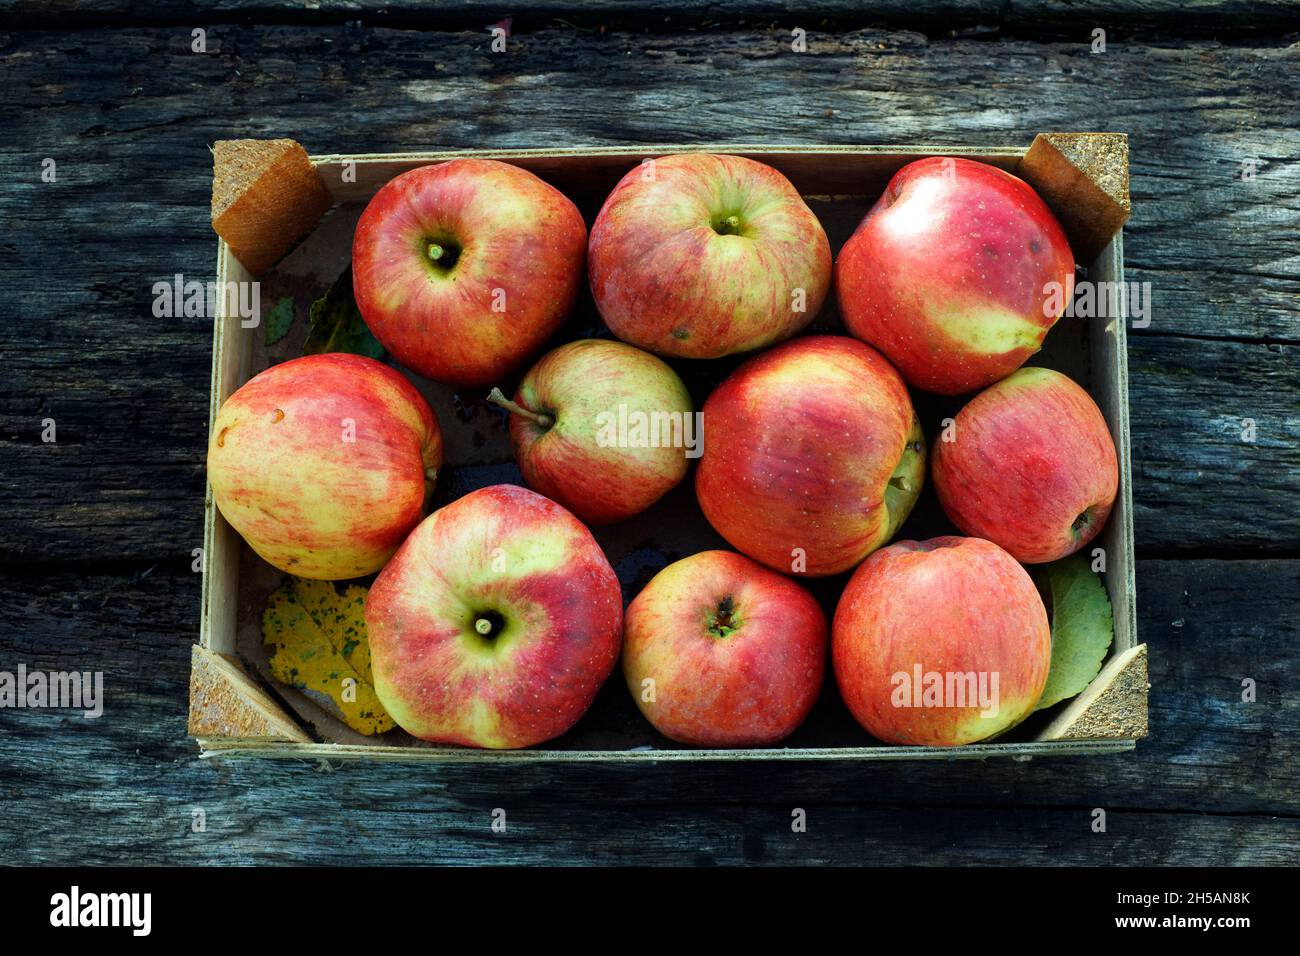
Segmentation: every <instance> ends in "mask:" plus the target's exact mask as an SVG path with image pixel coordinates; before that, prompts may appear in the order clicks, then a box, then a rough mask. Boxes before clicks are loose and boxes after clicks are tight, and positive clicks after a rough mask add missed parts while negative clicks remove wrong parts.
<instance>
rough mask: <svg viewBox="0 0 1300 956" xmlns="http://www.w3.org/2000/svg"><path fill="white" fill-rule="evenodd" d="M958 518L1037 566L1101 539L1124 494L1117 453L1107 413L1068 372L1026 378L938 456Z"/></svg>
mask: <svg viewBox="0 0 1300 956" xmlns="http://www.w3.org/2000/svg"><path fill="white" fill-rule="evenodd" d="M932 468H933V475H934V488H935V491H936V492H937V493H938V495H939V502H940V504H942V505H943V510H944V511H946V512H947V513H948V517H949V518H951V519H952V522H953V524H955V525H956V526H957V527H958V528H960V529H961V530H962V531H964V532H966V533H967V534H972V535H977V536H978V537H981V538H987V539H988V540H990V541H992V542H994V543H995V544H998V545H1001V546H1002V547H1003V548H1005V549H1006V550H1007V551H1010V552H1011V554H1012V555H1013V556H1015V558H1016V560H1018V561H1024V562H1025V563H1027V564H1037V563H1041V562H1044V561H1055V560H1057V559H1058V558H1063V557H1065V556H1066V555H1067V554H1073V553H1074V552H1075V551H1078V550H1079V549H1080V548H1082V547H1083V546H1084V545H1085V544H1087V543H1088V542H1089V541H1091V540H1092V539H1093V538H1095V537H1096V536H1097V533H1098V532H1099V531H1101V528H1102V525H1104V524H1105V523H1106V517H1107V516H1108V515H1109V514H1110V509H1111V506H1112V505H1113V504H1114V503H1115V494H1116V492H1117V491H1118V489H1119V465H1118V460H1117V458H1116V455H1115V443H1114V442H1113V441H1112V440H1111V437H1110V430H1109V429H1108V428H1107V426H1106V419H1105V418H1104V417H1102V414H1101V409H1099V408H1098V407H1097V403H1096V402H1094V401H1093V400H1092V398H1091V397H1090V396H1089V395H1088V393H1087V392H1085V391H1084V390H1083V389H1082V388H1080V387H1079V386H1078V385H1076V384H1075V383H1074V382H1073V381H1071V380H1070V379H1069V378H1068V377H1067V376H1065V375H1062V374H1061V373H1060V372H1054V371H1052V370H1051V369H1046V368H1022V369H1021V370H1020V371H1018V372H1016V373H1015V374H1013V375H1011V376H1009V377H1008V378H1005V379H1003V380H1002V381H1001V382H998V383H997V384H996V385H993V386H990V387H989V388H986V389H985V390H984V391H982V392H980V393H979V394H978V395H976V396H975V397H974V398H973V399H971V400H970V402H968V403H967V404H966V407H965V408H963V409H962V410H961V411H960V412H958V413H957V417H956V418H955V419H954V420H953V425H952V428H951V441H947V440H945V441H940V442H938V443H937V444H936V445H935V449H934V464H933V466H932Z"/></svg>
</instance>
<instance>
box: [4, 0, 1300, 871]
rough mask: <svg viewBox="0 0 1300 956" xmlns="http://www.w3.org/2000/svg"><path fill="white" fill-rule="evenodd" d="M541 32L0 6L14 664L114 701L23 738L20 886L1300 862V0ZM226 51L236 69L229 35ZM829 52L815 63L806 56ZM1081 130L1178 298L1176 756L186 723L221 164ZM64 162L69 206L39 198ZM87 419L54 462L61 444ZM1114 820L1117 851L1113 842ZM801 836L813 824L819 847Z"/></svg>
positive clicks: (581, 24)
mask: <svg viewBox="0 0 1300 956" xmlns="http://www.w3.org/2000/svg"><path fill="white" fill-rule="evenodd" d="M381 6H382V8H383V11H381V10H380V7H381ZM358 7H364V8H366V12H363V13H358V12H356V11H357V9H358ZM532 10H533V11H534V12H531V13H528V12H522V11H515V15H514V18H513V21H512V23H511V24H510V28H511V36H510V39H509V42H508V46H507V50H506V51H505V52H504V53H499V54H494V53H492V52H491V51H490V49H489V41H490V37H489V34H488V33H487V29H486V28H487V27H488V26H489V25H490V24H493V23H497V22H499V21H501V19H502V18H503V17H504V16H506V15H508V14H510V13H511V11H509V10H508V9H505V8H504V7H503V6H502V5H492V6H491V9H489V7H488V5H485V4H483V3H480V2H476V0H457V2H453V3H450V4H442V5H438V7H437V9H434V8H433V7H432V6H430V5H425V4H418V3H415V2H407V0H399V2H389V3H384V4H382V5H380V4H371V3H369V2H366V3H361V4H353V3H347V4H345V3H342V2H333V0H324V2H322V3H321V4H320V9H318V10H315V11H307V10H305V9H303V7H302V5H301V4H300V3H296V2H290V0H262V2H256V0H254V2H245V0H217V2H214V3H204V4H198V3H193V2H186V0H163V2H161V3H155V4H139V3H129V2H126V0H91V2H78V0H70V2H63V3H59V4H53V5H45V4H36V3H32V2H27V0H0V224H2V225H0V290H3V295H4V296H5V299H4V302H5V313H4V315H3V317H2V318H0V329H2V331H0V356H2V368H3V374H0V669H9V670H12V669H13V668H14V667H16V665H17V664H18V663H19V662H23V663H25V664H26V665H27V666H28V667H29V668H40V669H58V670H67V669H77V670H103V671H104V672H105V681H106V694H107V697H108V700H107V708H106V712H105V714H104V716H103V717H102V718H101V719H99V720H85V719H82V718H80V717H76V716H69V715H67V714H66V713H60V712H53V711H14V710H6V711H0V862H57V863H72V862H83V861H84V862H95V863H127V862H145V863H155V862H167V863H194V862H218V863H249V862H312V863H323V864H328V863H387V862H391V863H438V862H445V863H477V862H494V863H503V862H548V863H590V862H601V863H648V864H655V863H742V862H751V863H778V862H779V863H796V864H798V863H803V864H818V863H895V864H901V863H1010V862H1019V863H1085V862H1086V863H1117V864H1151V863H1184V864H1200V863H1275V862H1276V863H1281V862H1288V863H1295V862H1297V860H1298V859H1300V820H1298V817H1300V761H1297V750H1298V746H1297V740H1298V739H1300V737H1298V733H1297V732H1298V731H1300V695H1298V694H1297V689H1296V688H1297V669H1298V668H1297V665H1298V664H1300V641H1298V640H1297V638H1300V399H1298V398H1297V396H1298V395H1300V159H1298V157H1300V105H1298V104H1300V16H1297V13H1296V8H1295V7H1294V6H1293V5H1287V4H1284V3H1281V2H1265V3H1261V4H1248V3H1245V2H1236V0H1202V2H1197V3H1186V2H1183V3H1173V2H1169V3H1166V2H1156V0H1146V2H1141V0H1139V2H1127V3H1121V2H1092V0H1077V2H1073V3H1067V2H1065V0H1033V2H1023V3H1022V2H1013V3H1009V4H1008V3H1003V2H999V3H994V2H984V0H950V2H939V3H935V4H924V5H917V4H908V3H903V2H902V0H891V2H884V3H865V4H858V3H849V2H842V3H841V2H816V3H813V4H811V5H809V4H796V3H789V4H786V3H780V2H766V3H760V4H757V5H753V4H751V5H750V6H749V7H748V8H745V9H741V8H736V7H732V6H731V5H728V4H723V3H703V2H692V0H672V2H670V3H669V4H668V5H667V6H656V5H651V4H649V3H637V2H633V3H622V2H617V0H597V2H595V3H588V4H583V3H580V2H577V0H547V2H545V3H543V4H542V5H540V6H538V5H534V6H533V7H532ZM196 28H201V29H203V30H205V31H206V33H205V39H206V52H203V53H196V52H193V50H192V44H193V34H192V31H193V30H194V29H196ZM795 28H798V29H802V30H804V31H806V35H807V52H806V53H795V52H793V51H792V49H791V40H792V30H794V29H795ZM1098 29H1100V30H1104V31H1105V49H1104V50H1099V51H1097V52H1094V31H1095V30H1098ZM1047 129H1065V130H1117V131H1123V132H1127V133H1129V134H1130V137H1131V138H1130V147H1131V159H1132V173H1133V180H1132V195H1133V206H1134V214H1133V219H1132V221H1131V223H1130V225H1129V227H1128V230H1127V233H1126V257H1127V263H1128V270H1129V271H1128V278H1129V279H1131V280H1136V281H1141V282H1150V283H1151V287H1152V290H1153V295H1154V314H1153V317H1152V321H1151V324H1150V326H1149V327H1146V328H1142V329H1133V330H1131V331H1130V339H1129V341H1130V346H1129V347H1130V373H1131V376H1132V384H1131V391H1130V400H1131V407H1132V420H1133V448H1132V452H1133V466H1134V467H1133V474H1134V497H1135V503H1136V516H1137V518H1136V523H1137V549H1138V556H1139V563H1138V571H1137V580H1138V613H1139V627H1140V638H1141V639H1142V640H1144V641H1146V642H1148V643H1149V645H1150V653H1151V681H1152V685H1153V686H1152V691H1151V731H1152V736H1151V738H1150V739H1149V740H1146V741H1144V742H1142V743H1141V744H1139V746H1138V749H1137V751H1136V752H1134V753H1131V754H1125V755H1116V756H1107V757H1096V758H1088V759H1084V758H1071V759H1059V760H1035V761H1031V762H1023V763H1021V762H1013V761H1001V760H998V761H989V762H983V763H980V762H956V763H943V764H901V763H900V764H892V763H891V764H871V765H852V764H815V765H796V764H772V765H761V766H753V765H749V766H729V765H723V764H709V765H703V766H676V765H660V766H646V765H637V766H633V767H605V766H585V767H583V766H578V767H561V766H534V767H517V766H516V767H500V768H481V767H470V766H455V767H444V768H433V767H412V766H402V765H385V766H379V765H348V766H342V767H320V766H315V765H313V764H308V763H269V762H243V763H240V762H223V761H212V762H205V761H200V760H199V759H197V756H196V750H195V747H194V745H193V743H192V742H191V741H190V740H188V739H187V737H186V731H185V717H186V703H187V700H186V695H187V679H188V666H189V646H190V644H191V643H193V641H194V640H195V639H196V636H197V629H198V607H199V578H198V575H196V574H194V573H192V571H191V570H190V565H191V551H192V549H193V548H195V547H198V546H199V545H200V544H201V536H202V535H201V517H202V499H203V488H204V477H203V458H204V450H205V445H206V428H207V417H208V392H209V370H210V359H211V328H210V324H209V322H208V321H206V320H202V319H158V318H155V317H154V316H153V315H152V312H151V308H150V305H151V300H152V294H151V288H152V285H153V283H154V282H156V281H159V280H166V279H169V278H170V277H171V276H172V275H174V274H175V273H178V272H179V273H183V274H185V275H186V277H196V278H202V279H207V278H210V277H211V276H212V274H213V271H214V269H215V262H214V260H215V238H214V236H213V234H212V232H211V229H210V227H209V224H208V209H207V204H208V199H209V190H210V183H211V157H210V154H209V152H208V148H209V146H210V144H211V143H212V142H213V141H214V140H217V139H222V138H238V137H279V136H285V137H291V138H295V139H297V140H299V141H300V142H302V143H303V144H304V145H305V146H306V147H307V148H308V149H309V150H312V151H316V152H327V151H330V152H340V153H346V152H371V151H374V152H378V151H393V150H400V149H408V148H432V147H475V146H497V147H525V146H539V147H554V146H566V145H598V144H653V143H663V142H681V143H689V142H709V141H713V142H717V141H728V140H730V141H748V142H756V143H764V142H766V143H787V142H795V143H800V142H803V143H897V144H905V143H907V144H917V143H935V144H941V145H942V144H981V145H1014V144H1025V145H1027V144H1028V143H1029V142H1030V140H1031V139H1032V138H1033V135H1034V134H1035V133H1036V132H1039V131H1041V130H1047ZM47 158H50V159H54V160H55V162H56V167H57V180H56V182H55V183H44V182H42V180H41V175H40V174H41V170H42V163H43V160H45V159H47ZM1246 170H1251V171H1253V175H1243V172H1244V171H1246ZM46 418H53V419H55V421H56V422H57V428H58V433H57V434H58V441H57V442H56V443H53V444H46V443H44V442H42V441H41V431H42V421H43V420H44V419H46ZM1246 419H1249V420H1251V421H1253V422H1254V441H1245V440H1243V433H1244V432H1243V425H1244V420H1246ZM1246 679H1249V680H1252V681H1254V682H1255V685H1256V687H1257V694H1258V696H1257V699H1256V700H1255V701H1254V702H1252V703H1247V702H1245V701H1243V699H1242V682H1243V680H1246ZM498 807H499V808H504V809H505V810H506V812H507V819H508V822H509V826H508V829H507V831H506V832H505V833H503V834H498V833H494V832H493V830H492V829H491V821H492V816H491V814H492V811H493V809H494V808H498ZM1098 807H1100V808H1104V809H1105V810H1106V811H1107V822H1108V826H1107V829H1106V832H1104V833H1097V832H1094V831H1093V829H1092V827H1091V823H1092V820H1093V810H1094V808H1098ZM196 808H202V810H203V811H204V814H205V817H206V830H205V831H203V832H194V831H193V829H192V827H191V821H192V819H193V812H194V810H195V809H196ZM794 808H803V809H804V810H806V812H807V820H808V824H807V832H805V833H799V834H795V833H792V832H791V827H790V820H791V811H792V810H793V809H794Z"/></svg>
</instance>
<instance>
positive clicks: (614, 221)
mask: <svg viewBox="0 0 1300 956" xmlns="http://www.w3.org/2000/svg"><path fill="white" fill-rule="evenodd" d="M588 275H589V277H590V280H591V292H592V295H593V296H594V297H595V300H596V306H597V307H598V308H599V309H600V314H601V315H602V316H603V317H604V319H605V322H606V324H607V325H608V326H609V327H610V329H612V330H613V332H614V334H615V335H617V336H618V337H619V338H620V339H623V340H624V341H625V342H631V343H632V344H633V345H639V346H640V347H641V348H643V349H649V350H650V351H651V352H655V353H657V354H659V355H670V356H676V357H679V358H719V357H720V356H723V355H731V354H732V353H734V352H748V351H752V350H754V349H760V348H764V347H765V346H768V345H771V344H773V343H774V342H780V341H782V340H784V339H788V338H789V337H790V336H792V335H794V334H795V333H796V332H798V331H799V330H800V329H802V328H803V327H804V326H806V325H807V324H808V323H809V322H811V321H812V319H813V317H814V316H815V315H816V314H817V311H818V310H819V309H820V308H821V306H822V302H823V301H824V300H825V298H826V293H827V290H828V289H829V288H830V279H831V250H830V243H828V242H827V240H826V233H825V231H823V229H822V226H821V223H820V222H818V221H817V217H816V216H815V215H813V212H812V210H811V209H809V208H808V206H807V205H806V204H805V203H804V201H803V199H801V198H800V196H799V193H798V192H797V191H796V190H795V188H794V186H792V185H791V184H790V181H789V180H788V179H786V178H785V177H784V176H783V175H781V173H779V172H777V171H776V170H775V169H773V168H772V167H770V166H765V165H764V164H762V163H758V162H755V161H754V160H752V159H745V158H743V157H740V156H719V155H713V154H711V153H683V154H679V155H675V156H662V157H660V158H658V159H653V160H647V161H646V162H645V163H643V164H642V165H641V166H640V167H638V168H637V169H634V170H632V171H631V172H629V173H628V174H627V175H626V176H624V177H623V179H622V181H620V182H619V184H618V185H617V186H616V187H615V188H614V191H613V192H612V193H610V195H609V198H608V199H606V200H605V205H604V206H603V207H602V208H601V210H600V214H599V215H598V216H597V217H596V221H595V223H594V224H593V225H592V227H591V243H590V248H589V253H588Z"/></svg>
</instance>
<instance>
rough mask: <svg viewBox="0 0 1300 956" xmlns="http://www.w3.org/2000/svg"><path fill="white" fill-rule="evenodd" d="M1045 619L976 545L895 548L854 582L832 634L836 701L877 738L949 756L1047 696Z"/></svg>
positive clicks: (1021, 576) (993, 550)
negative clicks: (948, 749)
mask: <svg viewBox="0 0 1300 956" xmlns="http://www.w3.org/2000/svg"><path fill="white" fill-rule="evenodd" d="M1051 657H1052V636H1051V632H1050V630H1049V628H1048V623H1047V610H1046V608H1044V607H1043V600H1042V598H1040V597H1039V596H1038V590H1037V589H1036V588H1035V587H1034V582H1033V581H1032V580H1030V578H1029V575H1028V573H1026V571H1025V569H1024V568H1022V567H1021V566H1020V565H1019V564H1017V563H1016V560H1015V558H1013V557H1011V555H1009V554H1007V553H1006V552H1005V551H1003V550H1002V549H1001V548H999V547H998V546H997V545H996V544H993V543H991V542H989V541H984V540H983V539H981V538H960V537H943V538H932V539H930V540H929V541H920V542H918V541H899V542H897V543H895V544H892V545H890V546H889V547H887V548H882V549H881V550H879V551H877V552H876V553H875V554H873V555H872V556H871V557H869V558H867V560H865V561H863V562H862V564H861V566H860V567H859V568H858V569H857V570H856V571H855V572H853V577H851V578H850V579H849V583H848V585H847V586H846V587H845V588H844V593H843V595H841V597H840V602H839V604H838V606H837V607H836V608H835V618H834V621H833V623H832V625H831V658H832V661H833V663H834V667H835V679H836V682H837V683H838V684H839V688H840V694H841V695H842V696H843V698H844V702H845V703H846V704H847V705H848V708H849V710H850V711H851V712H852V713H853V716H854V717H855V718H857V721H858V723H860V724H861V725H862V726H863V727H864V728H866V730H867V731H868V732H869V733H870V734H871V735H872V736H873V737H876V738H877V739H879V740H883V741H885V742H887V743H894V744H915V745H924V746H935V747H951V746H956V745H958V744H968V743H973V742H974V741H977V740H984V739H986V738H988V737H991V736H993V735H994V734H999V733H1002V732H1003V731H1005V730H1007V729H1008V728H1010V727H1012V726H1014V725H1015V724H1017V723H1019V722H1020V721H1021V720H1023V719H1024V718H1025V717H1027V716H1028V715H1029V714H1030V713H1031V712H1032V711H1033V709H1034V706H1035V705H1036V704H1037V703H1038V698H1039V697H1041V696H1042V693H1043V687H1044V686H1045V685H1046V683H1047V671H1048V666H1049V665H1050V664H1051Z"/></svg>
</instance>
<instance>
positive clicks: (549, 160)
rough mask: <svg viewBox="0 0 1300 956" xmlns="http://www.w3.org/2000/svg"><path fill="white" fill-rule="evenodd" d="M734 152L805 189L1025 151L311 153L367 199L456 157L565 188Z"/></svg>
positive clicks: (827, 191) (833, 188) (343, 193)
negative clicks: (680, 157) (659, 159)
mask: <svg viewBox="0 0 1300 956" xmlns="http://www.w3.org/2000/svg"><path fill="white" fill-rule="evenodd" d="M692 152H711V153H732V154H736V155H740V156H748V157H751V158H753V159H758V160H761V161H762V162H765V163H767V164H768V165H770V166H773V167H775V168H776V169H778V170H780V171H781V172H782V173H783V174H784V175H785V176H786V177H787V178H789V179H790V181H791V182H792V183H793V184H794V186H795V188H796V189H798V190H799V191H800V192H801V193H803V194H805V195H809V194H815V195H861V194H864V193H868V192H871V191H879V189H880V188H882V187H883V185H884V182H885V181H886V180H887V179H888V177H889V176H890V175H892V174H893V173H894V172H896V171H897V170H898V169H899V168H901V167H902V166H904V165H906V164H907V163H909V162H911V161H912V160H914V159H919V158H921V157H923V156H936V155H937V156H962V157H966V158H968V159H974V160H979V161H980V162H985V163H991V164H993V165H995V166H999V167H1001V168H1003V169H1006V170H1008V171H1010V170H1013V169H1015V167H1016V165H1017V163H1019V162H1020V159H1021V157H1022V156H1023V155H1024V153H1025V150H1024V149H1023V148H1019V147H1005V148H988V147H982V148H968V147H952V146H907V147H897V146H757V145H753V144H743V143H742V144H737V143H710V144H701V145H671V146H654V147H648V148H646V149H629V148H628V147H626V146H618V147H596V148H591V149H557V150H537V149H497V150H433V151H423V152H410V153H397V154H361V155H356V156H347V155H342V154H327V155H319V156H312V157H311V161H312V163H313V164H315V166H316V170H317V172H318V173H319V174H320V178H321V181H322V182H323V183H324V184H325V187H326V188H327V189H328V190H329V191H330V193H331V194H332V195H333V197H334V200H335V202H364V201H366V200H368V199H369V198H370V197H371V196H373V195H374V194H375V192H376V191H377V190H378V189H379V187H380V186H382V185H384V183H386V182H388V181H389V180H390V179H392V178H393V177H394V176H397V175H399V174H401V173H404V172H407V171H408V170H411V169H415V168H416V167H418V166H426V165H428V164H430V163H441V162H446V161H447V160H451V159H459V158H466V157H474V158H478V159H499V160H502V161H506V162H510V163H513V164H514V165H516V166H521V167H523V168H524V169H527V170H529V171H530V172H533V173H536V174H537V175H539V176H541V177H542V178H543V179H546V180H547V181H549V182H551V183H552V184H553V185H555V186H557V188H559V189H561V191H565V186H566V180H569V179H573V178H575V177H581V178H582V179H584V180H589V179H590V178H591V177H597V178H600V179H604V180H607V181H608V188H609V189H612V188H613V185H614V183H616V182H617V181H618V179H619V178H621V177H622V176H623V175H624V174H625V173H626V172H627V171H628V169H629V168H631V167H633V166H635V165H637V164H639V163H641V161H642V160H644V159H649V158H653V157H655V156H668V155H672V154H675V153H692Z"/></svg>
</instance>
